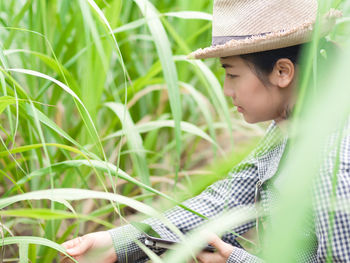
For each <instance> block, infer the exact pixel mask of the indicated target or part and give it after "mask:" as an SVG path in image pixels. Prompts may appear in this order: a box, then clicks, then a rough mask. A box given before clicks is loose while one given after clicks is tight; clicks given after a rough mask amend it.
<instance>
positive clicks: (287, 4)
mask: <svg viewBox="0 0 350 263" xmlns="http://www.w3.org/2000/svg"><path fill="white" fill-rule="evenodd" d="M316 14H317V1H314V0H282V1H281V0H258V1H252V0H217V1H215V6H214V11H213V36H241V35H256V34H260V33H267V32H277V31H279V30H283V29H284V30H289V29H292V28H294V27H296V26H299V25H300V24H301V23H304V22H306V21H309V20H310V19H311V20H313V21H314V20H315V18H316Z"/></svg>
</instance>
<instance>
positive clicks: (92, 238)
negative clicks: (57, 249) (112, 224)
mask: <svg viewBox="0 0 350 263" xmlns="http://www.w3.org/2000/svg"><path fill="white" fill-rule="evenodd" d="M62 246H63V247H64V248H65V249H66V252H67V254H69V255H70V256H72V257H73V258H75V259H76V260H77V261H78V262H79V263H114V262H116V261H117V254H116V253H115V251H114V247H113V242H112V237H111V235H110V234H109V233H108V232H107V231H100V232H93V233H89V234H87V235H84V236H82V237H77V238H74V239H72V240H69V241H66V242H64V243H63V244H62ZM62 262H68V261H67V258H66V259H64V260H63V261H62ZM70 262H72V261H70Z"/></svg>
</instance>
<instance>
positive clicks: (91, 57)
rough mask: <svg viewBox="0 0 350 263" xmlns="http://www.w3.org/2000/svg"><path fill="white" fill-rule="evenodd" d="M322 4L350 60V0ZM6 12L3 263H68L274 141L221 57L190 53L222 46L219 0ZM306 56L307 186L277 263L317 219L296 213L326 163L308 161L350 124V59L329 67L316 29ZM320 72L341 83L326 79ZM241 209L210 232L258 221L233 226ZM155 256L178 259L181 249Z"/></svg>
mask: <svg viewBox="0 0 350 263" xmlns="http://www.w3.org/2000/svg"><path fill="white" fill-rule="evenodd" d="M322 6H323V7H322V8H323V9H322V10H326V9H327V8H328V7H330V6H333V7H339V8H340V9H342V10H343V12H344V18H343V19H341V20H340V21H339V22H338V24H337V25H336V27H335V30H334V31H333V32H331V34H330V35H329V36H327V38H329V39H331V40H335V41H338V42H339V43H340V44H341V45H342V47H343V49H344V50H345V51H347V50H349V48H350V43H349V40H348V34H349V33H350V30H349V18H348V16H349V14H350V10H349V6H350V5H349V1H345V0H343V1H336V0H334V1H325V2H324V3H323V5H322ZM0 10H1V11H0V86H1V88H0V138H1V144H0V194H1V200H0V208H1V210H0V216H1V221H0V223H1V226H3V228H0V229H2V233H3V234H4V237H3V242H4V243H1V247H2V248H1V249H2V251H1V253H2V256H3V257H4V259H9V258H13V257H15V258H16V257H17V258H20V262H28V261H30V262H57V258H58V257H57V251H61V252H62V248H61V247H60V246H59V245H58V244H60V243H62V242H63V241H65V240H67V239H68V238H71V237H73V236H76V235H78V234H79V235H81V234H84V233H87V231H96V230H102V229H108V228H110V227H112V225H113V224H114V222H116V220H119V218H120V219H121V221H120V222H124V221H128V218H129V216H130V215H132V214H134V213H135V212H134V211H137V212H140V213H142V214H145V215H152V216H156V215H159V210H163V209H166V208H168V207H170V206H173V205H174V204H178V202H180V201H182V200H184V199H185V198H188V197H190V196H193V195H195V194H198V193H199V192H200V191H201V190H203V189H204V188H205V187H206V186H207V185H209V184H210V183H212V182H214V181H215V180H218V179H220V178H222V177H224V176H225V174H226V173H227V172H228V171H229V170H230V169H231V168H232V166H233V165H234V164H236V163H237V162H238V161H239V160H241V159H242V158H243V157H244V156H245V155H246V154H247V152H249V150H250V149H252V147H254V145H255V144H256V141H257V140H258V139H259V138H260V137H261V136H262V134H263V130H264V128H265V127H266V124H259V125H247V124H245V123H244V121H243V120H242V118H241V117H240V116H239V115H238V114H237V113H236V112H233V111H232V110H231V109H230V108H231V107H232V104H231V102H229V101H228V100H226V98H225V97H224V95H223V92H222V84H223V77H224V75H223V70H222V69H221V68H220V67H219V65H218V64H219V63H218V60H217V59H216V60H215V59H209V60H206V61H189V60H187V59H186V57H185V56H186V55H187V54H188V53H189V52H190V51H192V50H195V49H197V48H199V47H204V46H206V45H209V43H210V42H211V20H210V19H211V15H210V13H211V10H212V2H211V1H187V0H176V1H170V0H163V1H148V0H135V1H122V0H99V1H97V0H96V1H93V0H76V1H68V0H62V1H51V0H50V1H45V0H27V1H24V0H23V1H17V0H10V1H0ZM188 11H191V12H188ZM193 12H195V13H193ZM323 49H325V50H323ZM305 54H306V56H305V61H304V63H303V67H302V72H303V74H302V78H301V80H300V89H301V90H300V94H302V97H301V99H300V101H299V102H298V103H299V104H298V108H297V111H296V117H297V118H296V120H298V122H297V121H295V123H294V126H293V127H294V130H295V131H302V132H303V134H305V136H303V140H302V142H303V143H300V145H299V144H298V143H296V142H294V143H293V145H294V144H295V147H292V149H293V150H292V151H291V152H290V153H289V152H288V154H290V156H299V157H300V158H290V159H292V160H293V161H291V162H289V161H288V162H286V169H289V170H290V171H292V173H293V175H296V176H293V180H292V181H291V182H290V183H289V184H288V186H285V189H284V191H283V192H284V193H285V195H284V197H283V198H281V201H280V205H279V208H278V209H276V211H275V213H276V215H277V217H278V218H279V220H278V221H277V223H276V228H275V231H274V232H272V233H271V235H269V236H267V237H266V238H267V239H268V240H269V242H268V243H269V244H270V245H269V247H268V248H266V255H265V256H266V257H267V258H268V259H269V261H271V262H272V261H273V262H287V261H288V260H287V258H290V260H291V262H292V258H293V253H294V252H295V250H296V249H298V247H299V246H300V244H298V242H297V241H296V240H297V238H298V236H297V235H293V234H291V233H296V231H294V230H295V229H294V228H291V227H289V226H290V225H293V226H295V228H296V227H297V226H298V225H300V224H301V222H302V219H303V215H304V214H305V211H308V209H310V202H305V206H303V207H301V208H300V209H298V207H296V205H297V204H299V203H300V202H301V200H308V199H307V195H306V194H307V189H308V186H309V185H310V183H311V182H312V176H308V175H310V174H315V172H314V170H312V169H314V167H313V166H312V165H309V164H310V163H312V162H315V163H317V159H315V160H313V159H312V158H304V156H315V154H316V153H317V152H316V150H317V149H318V148H317V145H318V142H319V141H320V140H322V138H324V136H325V135H326V134H327V132H329V131H330V129H331V128H332V127H333V126H334V125H336V124H337V123H341V121H342V120H343V119H344V118H345V117H346V116H348V114H349V109H348V102H347V100H346V99H347V98H348V97H349V96H344V94H349V91H348V90H347V86H346V83H349V80H348V76H347V75H348V74H346V69H347V68H349V66H350V65H349V61H350V59H349V58H350V57H349V56H348V55H344V56H343V57H342V58H341V59H339V60H337V61H335V62H334V63H333V64H331V63H330V62H329V60H325V62H326V66H324V62H323V63H322V60H324V57H325V56H327V55H328V57H329V56H330V54H329V53H328V50H327V48H325V47H324V43H323V41H319V40H318V38H317V30H316V33H315V36H314V41H313V43H312V44H311V45H310V46H309V48H308V50H307V51H306V53H305ZM331 65H332V66H331ZM322 67H325V68H326V71H325V72H327V70H329V71H328V72H331V73H329V76H333V78H329V81H328V82H326V81H324V75H322V74H320V73H319V72H320V68H322ZM330 69H332V71H330ZM322 77H323V78H322ZM329 86H332V89H329ZM309 87H313V88H312V89H311V88H309ZM323 87H324V88H323ZM319 90H322V92H319ZM315 91H316V92H315ZM341 94H343V95H341ZM324 105H327V107H324ZM329 108H332V109H333V110H334V111H336V112H337V114H334V112H333V111H332V112H333V114H332V112H331V111H329ZM315 133H316V134H317V136H314V134H315ZM242 135H244V136H245V139H243V140H242V139H240V138H241V136H242ZM247 141H248V142H247ZM306 153H307V154H306ZM287 156H288V155H287ZM218 166H219V167H220V169H218ZM294 167H298V169H294ZM303 167H309V169H302V168H303ZM203 174H204V175H205V176H203ZM203 178H204V179H203ZM300 178H303V179H302V180H304V181H305V184H304V185H303V187H302V189H304V190H305V191H304V192H303V191H302V189H301V188H300V184H298V183H297V182H298V180H301V179H300ZM335 178H336V175H335ZM335 183H336V179H335V180H334V184H335ZM63 189H68V190H63ZM65 191H68V192H65ZM296 193H298V195H297V196H298V198H294V196H295V194H296ZM303 193H304V194H303ZM164 200H167V202H164ZM164 203H165V204H164ZM128 207H132V208H133V209H134V210H133V211H132V212H130V209H129V208H128ZM153 207H157V209H158V211H157V210H155V209H154V208H153ZM291 211H293V212H296V213H293V215H291V214H290V213H291ZM232 213H233V214H228V215H225V216H224V217H221V218H218V220H217V221H214V222H211V223H210V224H211V227H212V229H215V230H216V231H217V233H222V232H223V231H225V230H227V229H228V228H231V227H232V226H234V225H235V224H238V223H239V222H243V221H245V220H247V219H248V218H250V215H249V214H247V215H246V216H242V217H237V218H236V220H235V221H230V222H227V220H226V219H227V217H229V216H231V217H232V216H233V215H234V213H235V211H233V212H232ZM279 215H284V216H282V217H279ZM159 216H161V215H159ZM118 222H119V221H118ZM287 226H288V227H287ZM169 227H172V226H169ZM286 229H288V230H286ZM286 231H287V232H286ZM281 233H282V234H281ZM25 236H28V237H25ZM29 236H32V237H29ZM282 237H283V240H284V241H285V242H280V240H281V238H282ZM198 240H202V237H201V234H200V233H199V232H195V233H194V234H193V235H192V236H189V237H188V243H186V247H183V248H179V249H180V250H181V251H182V252H183V254H182V255H183V256H184V257H190V256H191V253H193V251H196V249H199V246H198V245H199V244H200V242H198ZM16 244H17V245H18V246H17V245H16ZM276 251H278V252H276ZM147 253H150V255H152V257H155V258H156V257H157V256H156V255H153V254H152V252H151V251H147ZM157 260H161V261H162V262H179V259H177V258H176V255H172V254H171V253H169V254H167V255H166V257H165V259H159V258H157V259H155V260H154V261H157Z"/></svg>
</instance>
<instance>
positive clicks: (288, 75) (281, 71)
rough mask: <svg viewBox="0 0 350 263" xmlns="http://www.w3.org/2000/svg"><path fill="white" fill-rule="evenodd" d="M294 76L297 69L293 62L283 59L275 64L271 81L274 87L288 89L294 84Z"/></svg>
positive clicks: (270, 77)
mask: <svg viewBox="0 0 350 263" xmlns="http://www.w3.org/2000/svg"><path fill="white" fill-rule="evenodd" d="M294 76H295V67H294V64H293V62H292V61H291V60H290V59H288V58H281V59H279V60H277V62H276V63H275V66H274V67H273V70H272V72H271V73H270V75H269V79H270V82H271V83H272V84H273V85H275V86H278V87H279V88H286V87H288V86H289V85H290V84H291V83H292V82H293V79H294Z"/></svg>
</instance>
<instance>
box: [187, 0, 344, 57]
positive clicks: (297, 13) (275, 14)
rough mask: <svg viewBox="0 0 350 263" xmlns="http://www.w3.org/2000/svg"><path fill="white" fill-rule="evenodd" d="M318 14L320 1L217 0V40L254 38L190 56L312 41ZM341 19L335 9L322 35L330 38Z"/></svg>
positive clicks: (224, 54)
mask: <svg viewBox="0 0 350 263" xmlns="http://www.w3.org/2000/svg"><path fill="white" fill-rule="evenodd" d="M316 15H317V1H316V0H284V1H281V0H258V1H257V0H215V2H214V11H213V38H214V37H230V36H246V35H254V36H251V37H248V38H245V39H240V40H235V39H232V40H229V41H227V42H226V43H224V44H220V45H216V46H210V47H207V48H204V49H198V50H196V51H194V52H192V53H191V54H190V55H189V56H188V57H189V58H196V59H200V58H210V57H227V56H233V55H241V54H248V53H254V52H260V51H265V50H272V49H278V48H283V47H288V46H293V45H298V44H302V43H305V42H308V41H310V40H311V36H312V31H313V27H314V24H315V21H316ZM341 16H342V13H341V12H340V11H339V10H335V9H331V10H330V11H329V12H328V13H327V14H325V15H324V16H323V17H322V18H321V19H320V31H321V32H320V36H325V35H327V34H328V33H329V32H330V31H331V30H332V28H333V26H334V24H335V21H336V19H337V18H339V17H341ZM259 34H264V35H259Z"/></svg>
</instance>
